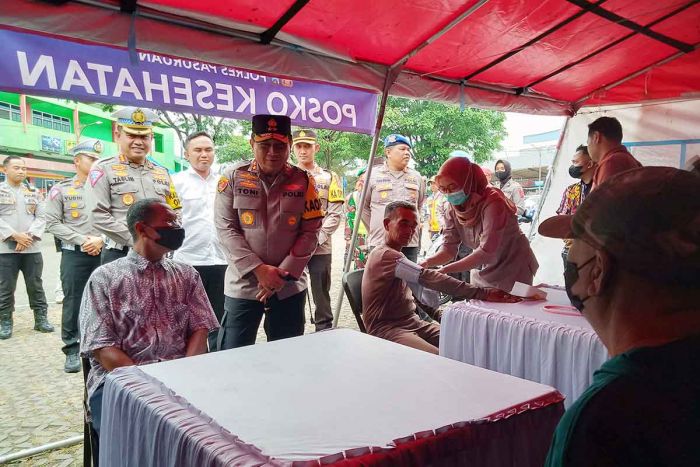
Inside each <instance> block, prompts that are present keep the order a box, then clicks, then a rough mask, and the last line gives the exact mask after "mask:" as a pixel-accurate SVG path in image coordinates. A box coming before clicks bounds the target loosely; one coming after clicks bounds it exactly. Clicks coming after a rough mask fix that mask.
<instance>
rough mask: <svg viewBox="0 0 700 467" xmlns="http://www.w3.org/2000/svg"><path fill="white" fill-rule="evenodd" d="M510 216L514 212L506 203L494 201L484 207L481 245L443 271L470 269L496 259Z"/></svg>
mask: <svg viewBox="0 0 700 467" xmlns="http://www.w3.org/2000/svg"><path fill="white" fill-rule="evenodd" d="M509 216H512V212H511V211H510V209H509V208H508V206H506V205H505V204H502V203H497V202H494V203H490V204H488V205H487V206H486V207H484V212H483V217H482V221H481V222H482V223H483V229H482V234H481V238H480V239H479V246H478V247H477V248H476V249H475V250H474V251H473V252H472V254H470V255H469V256H467V257H465V258H463V259H461V260H459V261H455V262H454V263H452V264H450V265H448V266H445V267H444V268H443V269H442V272H445V273H450V272H461V271H468V270H470V269H474V268H476V267H478V266H482V265H486V264H489V263H491V262H492V261H493V260H494V259H496V258H497V253H498V249H499V247H500V246H501V241H502V240H503V232H504V230H505V226H506V222H507V220H508V217H509Z"/></svg>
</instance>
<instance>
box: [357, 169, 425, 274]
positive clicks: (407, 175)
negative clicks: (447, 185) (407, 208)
mask: <svg viewBox="0 0 700 467" xmlns="http://www.w3.org/2000/svg"><path fill="white" fill-rule="evenodd" d="M367 183H368V184H369V187H368V188H367V196H366V198H365V205H364V207H363V209H362V221H363V222H364V223H365V225H368V226H369V235H368V243H369V246H370V248H374V247H377V246H379V245H381V244H383V243H384V209H385V208H386V205H387V204H389V203H390V202H392V201H408V202H410V203H415V205H416V209H417V210H418V212H419V213H420V212H421V209H422V208H423V202H424V201H425V182H424V181H423V178H422V177H421V175H420V174H419V173H418V172H417V171H415V170H413V169H409V168H408V167H406V168H405V169H404V170H401V171H394V170H391V169H389V167H388V165H387V163H386V162H385V163H384V164H383V165H380V166H377V167H375V168H374V169H373V170H372V175H371V177H370V180H369V181H368V182H367ZM419 237H420V229H416V233H415V234H414V235H413V238H412V239H411V242H410V243H409V244H408V245H407V248H410V249H411V254H410V255H409V254H408V253H407V252H405V253H406V256H407V257H408V258H409V259H410V260H411V261H416V258H417V253H418V243H419ZM413 253H415V255H413Z"/></svg>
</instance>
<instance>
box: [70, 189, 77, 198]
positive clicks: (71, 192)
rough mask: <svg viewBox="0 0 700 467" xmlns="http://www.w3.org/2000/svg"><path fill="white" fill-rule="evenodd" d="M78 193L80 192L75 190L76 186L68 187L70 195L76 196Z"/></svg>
mask: <svg viewBox="0 0 700 467" xmlns="http://www.w3.org/2000/svg"><path fill="white" fill-rule="evenodd" d="M77 194H78V192H77V191H76V190H75V188H68V196H75V195H77Z"/></svg>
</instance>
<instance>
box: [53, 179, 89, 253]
mask: <svg viewBox="0 0 700 467" xmlns="http://www.w3.org/2000/svg"><path fill="white" fill-rule="evenodd" d="M53 190H59V191H58V193H55V192H54V191H53ZM53 190H52V191H51V193H50V194H49V199H47V200H46V231H47V232H49V233H51V234H53V235H54V236H55V237H56V238H58V239H59V240H63V241H64V242H67V243H73V244H75V245H82V244H83V243H85V242H86V241H87V237H86V236H85V235H82V234H80V233H78V232H76V231H75V230H73V229H71V228H70V227H69V226H68V225H66V224H64V223H63V195H62V194H61V193H60V188H54V189H53ZM52 196H53V197H52Z"/></svg>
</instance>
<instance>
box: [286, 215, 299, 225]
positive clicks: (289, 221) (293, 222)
mask: <svg viewBox="0 0 700 467" xmlns="http://www.w3.org/2000/svg"><path fill="white" fill-rule="evenodd" d="M287 224H289V225H296V224H297V216H289V219H287Z"/></svg>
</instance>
